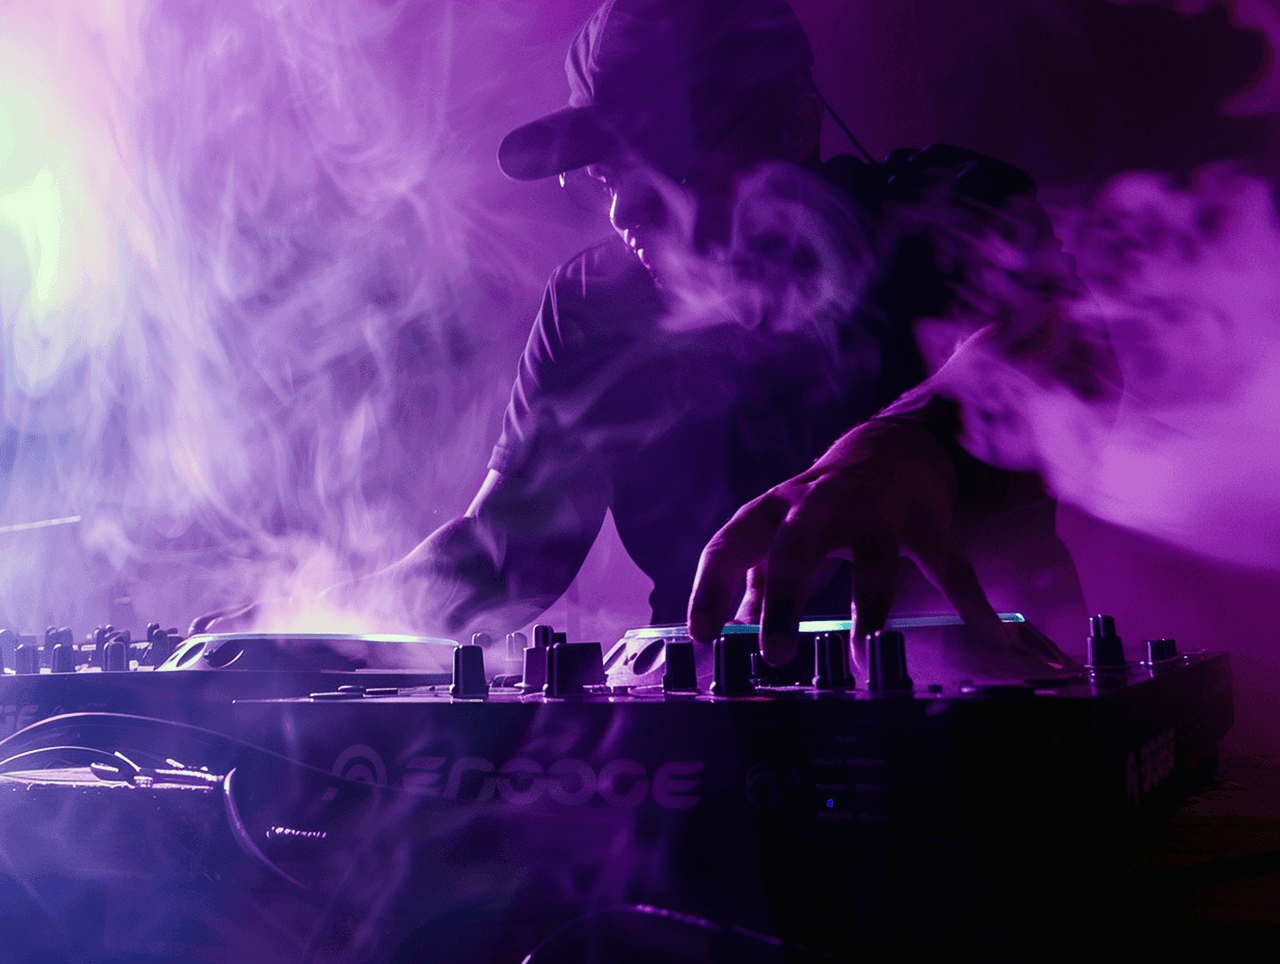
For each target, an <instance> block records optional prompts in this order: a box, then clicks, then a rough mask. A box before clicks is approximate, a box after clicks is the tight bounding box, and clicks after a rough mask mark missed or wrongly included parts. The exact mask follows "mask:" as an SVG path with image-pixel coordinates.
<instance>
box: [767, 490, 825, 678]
mask: <svg viewBox="0 0 1280 964" xmlns="http://www.w3.org/2000/svg"><path fill="white" fill-rule="evenodd" d="M830 540H831V532H830V527H829V526H828V525H826V524H825V522H819V521H818V519H817V517H816V514H815V513H809V514H808V517H807V518H806V517H804V516H800V517H797V518H794V519H790V520H788V521H787V522H785V523H784V524H783V525H782V526H781V527H780V528H779V529H778V534H777V537H776V538H775V539H774V541H773V547H772V548H771V549H770V550H769V555H768V558H767V562H766V566H767V576H768V578H767V581H766V583H765V589H764V605H763V607H762V608H761V612H760V652H761V653H762V654H763V655H764V658H765V662H767V663H770V664H771V665H773V666H781V665H783V664H784V663H789V662H790V661H791V659H792V657H793V656H795V653H796V644H797V630H798V627H799V623H800V617H801V615H802V614H803V613H804V607H805V604H806V603H808V601H809V592H810V590H811V589H812V587H813V580H814V576H815V574H816V573H817V571H818V567H819V566H821V565H822V563H823V560H825V559H826V557H827V552H826V550H827V546H828V544H829V542H830Z"/></svg>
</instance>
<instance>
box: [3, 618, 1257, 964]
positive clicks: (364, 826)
mask: <svg viewBox="0 0 1280 964" xmlns="http://www.w3.org/2000/svg"><path fill="white" fill-rule="evenodd" d="M1004 618H1005V620H1006V622H1009V623H1010V624H1014V625H1015V628H1016V629H1018V631H1020V632H1034V630H1033V629H1032V628H1031V627H1029V626H1025V623H1024V622H1023V621H1022V620H1021V617H1017V616H1016V615H1014V614H1007V615H1006V616H1005V617H1004ZM1091 630H1092V632H1091V641H1090V648H1089V652H1090V662H1091V663H1093V664H1094V665H1087V666H1084V667H1068V668H1067V669H1065V670H1064V671H1062V672H1059V673H1055V674H1050V675H1047V676H1045V677H1043V678H1035V679H1019V680H1011V679H996V678H987V679H981V678H979V679H966V678H960V679H953V678H951V677H948V676H945V675H938V673H936V672H935V669H936V668H937V667H939V666H943V665H944V662H939V661H938V659H936V658H935V657H937V656H938V653H940V652H944V651H946V650H947V649H948V646H949V641H954V640H953V639H952V636H953V634H955V633H957V632H961V630H960V629H959V628H958V621H957V620H955V618H954V617H947V616H915V617H900V618H898V619H897V620H896V621H894V622H892V623H891V624H890V626H889V627H887V628H886V629H885V630H884V631H883V632H881V633H880V634H878V635H877V637H875V638H874V639H872V640H870V641H869V656H870V666H869V668H868V669H869V677H868V678H866V679H863V678H858V676H859V674H858V672H857V669H856V667H852V666H850V664H849V660H848V649H849V648H848V637H847V633H848V631H849V627H848V623H847V622H843V623H842V622H840V621H820V622H814V623H809V624H802V626H801V643H802V645H801V654H802V655H801V656H800V657H798V660H800V661H799V662H797V663H795V664H793V665H792V666H790V667H783V668H780V669H779V668H774V667H767V666H765V665H763V664H761V662H760V661H759V660H758V659H756V658H753V657H755V656H756V655H757V654H756V653H755V637H754V635H753V633H754V632H755V628H754V627H732V628H727V629H726V633H725V635H723V636H722V637H721V638H720V639H719V640H717V642H716V643H715V645H714V646H701V645H699V644H695V643H693V642H692V641H691V640H690V639H689V638H688V636H687V634H686V633H685V632H684V630H683V627H678V626H667V627H646V628H645V629H642V630H636V631H633V632H631V633H628V634H627V635H626V636H625V637H624V638H623V639H622V640H620V641H619V642H618V643H617V644H616V645H615V646H611V647H609V648H608V649H607V651H606V649H605V648H604V647H602V646H600V645H599V644H598V643H589V642H570V641H568V640H566V639H564V638H563V637H562V636H559V634H556V633H554V632H553V631H551V630H550V629H549V628H547V627H539V628H537V629H536V630H535V632H534V634H533V638H532V640H531V641H530V642H529V644H528V646H527V647H525V648H524V651H523V657H524V659H523V672H521V673H520V674H518V675H509V674H496V675H495V674H492V673H489V672H486V670H485V663H486V655H487V654H486V648H485V647H483V646H479V645H463V646H458V647H456V648H452V649H451V650H450V655H451V662H452V667H451V670H452V671H451V673H450V674H449V677H448V679H447V681H446V680H443V679H442V680H439V681H436V682H433V683H428V684H427V685H418V686H412V685H390V686H382V685H377V686H373V685H370V686H363V687H362V686H353V685H344V686H343V687H341V688H339V687H333V688H326V689H317V690H315V691H313V692H311V693H309V694H307V695H303V696H273V697H268V698H257V697H253V696H248V697H244V698H236V699H235V701H234V702H233V703H232V704H231V705H230V708H229V710H228V711H227V712H226V714H225V715H224V716H222V717H221V718H220V720H219V721H218V725H217V726H216V727H204V728H195V727H191V726H187V725H183V724H181V723H178V722H173V721H164V720H156V719H151V720H144V719H139V718H137V717H127V716H119V715H112V714H93V713H89V714H72V715H68V716H62V717H58V718H54V719H48V720H45V721H43V722H41V723H38V724H36V725H34V726H31V727H28V728H27V729H26V730H24V731H22V732H20V733H18V734H16V735H14V736H12V737H10V738H9V739H7V740H5V741H3V742H0V760H3V761H4V762H3V763H0V827H3V828H6V829H5V830H4V831H3V832H0V855H2V856H3V858H4V860H5V861H6V864H7V866H9V867H11V868H15V871H16V872H18V873H19V874H20V875H22V876H24V878H25V879H27V880H28V882H29V881H30V879H31V878H39V877H42V876H44V877H49V876H50V875H53V876H56V877H57V878H58V879H59V880H62V881H64V884H63V885H62V886H63V891H65V879H66V878H70V879H74V880H79V881H81V882H82V883H83V884H84V887H85V888H87V889H89V890H90V891H91V892H92V893H93V894H95V895H97V899H98V900H99V901H100V905H101V906H102V907H107V908H109V912H104V913H106V921H107V923H106V925H105V931H104V938H103V940H104V945H109V946H110V947H111V948H113V949H115V950H116V951H119V950H127V951H129V952H136V953H147V954H162V953H164V954H173V953H179V952H181V953H185V954H187V955H189V957H190V959H193V960H195V959H199V960H214V959H218V960H232V959H237V958H239V959H245V960H256V959H265V958H264V955H269V956H270V958H271V959H273V960H282V961H304V960H305V961H313V962H335V964H336V962H349V961H350V962H354V961H392V960H408V959H439V960H446V961H453V960H457V961H467V962H477V964H480V962H489V961H495V962H496V961H500V960H506V959H513V960H514V959H518V958H519V957H520V956H522V954H523V953H524V952H525V951H528V950H534V953H532V954H531V955H530V957H529V962H530V964H539V962H540V961H542V960H552V959H554V958H548V957H547V956H546V954H545V953H544V954H543V956H542V957H540V956H539V953H538V952H537V951H536V948H538V947H543V946H544V945H543V944H542V943H540V942H543V941H547V940H551V936H553V935H554V934H557V933H561V931H560V930H558V928H563V927H565V926H568V922H573V921H577V922H579V924H581V922H582V921H590V920H604V919H606V917H607V915H608V914H610V913H613V911H611V910H610V909H611V908H613V909H616V908H618V907H633V908H641V909H644V908H648V909H649V910H650V911H651V910H652V908H654V907H659V908H669V909H670V913H672V914H675V915H676V916H677V917H679V916H680V915H686V916H685V917H681V918H680V919H681V920H685V921H686V925H682V926H692V925H687V921H690V920H694V919H695V918H697V919H698V920H704V921H719V922H722V923H723V924H724V926H725V927H729V928H733V927H738V928H742V927H750V928H754V929H756V930H763V931H765V932H767V933H768V934H770V935H776V937H771V938H770V940H772V941H773V943H769V942H768V941H765V942H763V943H760V944H759V945H758V946H759V947H760V948H774V951H776V955H777V956H776V957H768V956H767V955H766V957H764V958H761V959H762V960H764V959H768V960H775V959H776V960H777V961H779V962H780V961H782V960H784V959H786V960H801V959H805V960H807V959H809V958H808V957H806V955H810V954H815V953H816V954H817V955H818V957H821V956H822V955H823V954H825V955H828V956H831V955H834V956H836V957H840V958H843V957H844V956H845V955H848V954H851V953H854V951H855V950H856V949H858V948H862V949H863V950H865V948H866V942H868V941H874V940H883V939H884V938H885V935H886V934H890V935H897V936H895V937H894V939H895V940H908V939H910V937H911V935H910V934H909V933H905V932H904V931H903V926H904V925H903V922H904V921H908V920H910V919H912V915H913V914H917V912H918V910H919V908H920V907H922V906H926V907H928V908H929V909H930V918H931V920H934V921H939V920H953V921H959V922H963V921H965V920H972V919H973V915H974V914H976V913H979V909H981V908H987V909H989V908H990V907H991V906H993V905H999V906H1015V905H1017V902H1018V901H1019V900H1022V899H1024V898H1025V895H1026V894H1027V893H1028V892H1032V891H1033V892H1035V893H1036V894H1037V895H1039V896H1040V897H1041V898H1043V897H1044V895H1045V894H1047V893H1050V892H1051V891H1052V889H1053V888H1054V887H1055V886H1061V887H1066V886H1070V884H1069V883H1068V882H1070V881H1075V880H1077V879H1078V877H1076V876H1073V875H1072V873H1071V872H1069V868H1071V867H1076V868H1079V867H1080V866H1081V865H1082V864H1085V863H1087V864H1088V870H1089V873H1091V874H1097V873H1098V872H1099V868H1100V867H1102V866H1104V864H1105V860H1104V858H1103V856H1102V855H1104V854H1106V853H1119V852H1122V851H1124V849H1125V847H1126V845H1127V844H1128V842H1130V841H1132V840H1134V839H1138V838H1139V837H1140V835H1141V834H1142V833H1143V831H1144V828H1145V827H1148V826H1150V825H1151V824H1152V823H1153V821H1155V820H1157V819H1158V818H1160V817H1161V816H1162V815H1164V814H1167V813H1168V812H1169V811H1170V810H1171V809H1172V808H1174V807H1175V806H1176V805H1177V803H1178V802H1179V801H1180V800H1181V799H1183V798H1184V797H1185V796H1186V795H1187V794H1188V793H1190V792H1193V791H1194V790H1195V789H1196V788H1198V787H1199V786H1201V785H1202V784H1203V783H1204V782H1205V781H1206V780H1208V779H1209V778H1210V776H1211V775H1212V773H1213V770H1214V767H1215V764H1216V754H1217V745H1218V741H1219V740H1220V739H1221V738H1222V736H1223V735H1224V734H1225V733H1226V731H1227V730H1228V729H1229V727H1230V726H1231V723H1232V704H1231V668H1230V662H1229V658H1228V657H1227V656H1226V655H1225V654H1208V653H1200V652H1197V653H1183V654H1179V653H1178V652H1177V644H1176V643H1175V642H1174V641H1172V640H1156V641H1153V642H1152V644H1150V645H1149V646H1148V649H1147V652H1146V653H1145V654H1144V655H1145V657H1146V658H1145V659H1136V660H1131V659H1127V658H1126V654H1125V653H1124V650H1123V645H1122V642H1121V640H1120V637H1119V636H1118V635H1116V633H1115V628H1114V625H1113V624H1112V623H1111V622H1110V620H1109V619H1106V618H1104V617H1097V618H1095V620H1094V621H1093V625H1091ZM189 642H190V641H188V643H189ZM182 652H184V650H183V649H182V648H179V649H178V650H177V651H176V652H175V653H174V657H177V656H179V655H180V654H181V653H182ZM488 653H489V654H492V653H493V649H492V648H489V650H488ZM917 656H919V658H918V659H917ZM171 658H173V657H171ZM939 658H940V657H939ZM1073 670H1074V671H1073ZM160 675H161V674H160V673H153V674H152V676H153V678H154V679H155V680H157V681H158V679H159V677H160ZM55 815H56V817H55ZM55 820H56V821H57V822H58V826H59V827H61V826H62V825H63V824H65V823H66V822H67V821H68V820H70V821H71V822H72V823H73V824H74V825H75V826H77V827H89V826H93V827H102V826H105V825H110V824H111V823H112V822H113V821H114V823H115V825H116V826H119V827H122V828H125V829H124V830H123V831H122V833H123V834H124V838H122V837H121V835H120V834H114V835H109V836H103V835H102V834H99V833H94V834H90V835H89V836H88V837H87V838H84V839H81V838H78V837H77V838H75V846H74V847H69V848H67V852H66V854H65V855H60V854H59V853H51V852H50V849H49V848H48V847H47V846H39V845H38V844H37V843H35V841H38V840H47V839H49V838H50V835H52V834H54V833H55V832H61V833H63V834H64V835H65V834H66V833H68V832H69V831H66V830H65V829H63V830H60V831H59V830H57V828H56V827H55V826H54V822H55ZM16 828H22V832H18V831H17V829H16ZM33 830H34V831H35V832H33ZM175 840H181V841H183V843H182V846H181V847H180V848H178V852H175V849H174V843H173V842H174V841H175ZM1046 861H1052V863H1051V864H1048V865H1051V866H1054V867H1055V868H1056V869H1055V872H1054V874H1052V875H1049V877H1046V875H1045V874H1044V872H1043V868H1044V867H1045V866H1046V865H1047V864H1046ZM63 891H59V893H62V892H63ZM41 898H42V899H43V900H44V901H46V904H47V903H48V902H49V901H55V903H56V900H55V898H54V897H53V896H51V895H50V894H49V893H44V892H42V893H41ZM78 899H79V900H80V903H78V904H76V905H75V906H76V908H83V907H87V906H93V902H92V901H88V900H87V899H86V898H85V897H84V895H83V894H80V895H79V897H78ZM993 902H994V904H993ZM70 912H71V911H70V910H69V911H68V913H70ZM648 912H649V911H646V912H645V913H648ZM981 912H982V913H985V912H986V911H985V910H982V911H981ZM663 913H667V912H666V911H664V912H663ZM228 915H234V916H235V918H236V920H237V922H238V924H237V926H236V927H234V928H230V927H228V926H227V924H226V921H227V919H228ZM592 915H597V916H595V917H593V916H592ZM599 915H605V916H599ZM688 915H693V916H688ZM642 916H643V915H642ZM675 919H676V918H675V917H668V918H663V919H662V920H666V921H667V923H665V924H663V923H662V922H661V920H659V918H653V919H652V920H653V921H656V922H657V923H655V924H654V927H655V931H654V933H656V934H658V935H659V936H658V938H656V940H657V943H655V944H654V945H653V946H654V947H658V946H660V945H661V934H662V933H663V930H664V928H670V927H674V926H675V924H674V923H672V922H673V921H675ZM645 920H650V918H648V917H646V918H645ZM708 926H710V925H708ZM907 930H908V931H909V930H910V928H907ZM735 933H738V931H735ZM522 942H523V943H522ZM642 943H643V942H642ZM752 946H756V945H752ZM513 947H517V948H520V953H519V954H516V955H515V956H514V957H513V956H512V948H513ZM805 948H809V950H805ZM815 948H816V949H817V950H816V951H815V950H813V949H815ZM655 953H656V952H655ZM726 953H727V952H726ZM864 956H865V955H864ZM104 959H107V958H106V957H104ZM602 959H603V958H602ZM654 959H657V958H654ZM672 959H673V960H674V959H676V958H672ZM680 959H681V960H683V958H680ZM689 959H690V960H692V959H693V958H689ZM699 959H704V958H699ZM705 959H706V960H720V959H724V960H728V959H731V958H729V957H725V958H716V957H714V956H710V957H706V958H705ZM734 959H739V958H734ZM741 959H745V958H741ZM593 960H594V959H593Z"/></svg>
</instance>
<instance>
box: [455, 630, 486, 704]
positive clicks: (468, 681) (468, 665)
mask: <svg viewBox="0 0 1280 964" xmlns="http://www.w3.org/2000/svg"><path fill="white" fill-rule="evenodd" d="M476 635H477V636H483V635H484V634H483V633H476ZM486 638H488V637H486ZM449 693H450V694H451V695H453V696H456V697H457V698H459V699H464V700H477V699H479V700H482V699H484V698H485V697H486V696H488V695H489V684H488V683H486V682H485V679H484V649H483V648H482V647H480V646H477V645H475V644H474V643H473V644H472V645H470V646H459V647H457V648H456V649H455V650H454V651H453V683H452V684H451V685H450V686H449Z"/></svg>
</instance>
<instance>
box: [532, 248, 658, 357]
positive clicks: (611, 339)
mask: <svg viewBox="0 0 1280 964" xmlns="http://www.w3.org/2000/svg"><path fill="white" fill-rule="evenodd" d="M660 314H661V300H660V298H659V296H658V293H657V289H656V288H655V287H654V284H653V279H652V278H651V277H650V275H649V272H648V271H647V270H646V269H645V267H644V265H642V264H641V263H640V260H639V259H638V258H637V257H636V256H635V255H634V254H633V253H632V252H631V250H630V249H628V248H627V246H626V245H625V244H623V243H622V240H621V239H620V238H618V237H617V236H616V235H613V236H611V237H609V238H605V239H604V240H602V241H598V242H596V243H595V244H593V245H591V246H590V247H588V248H585V249H583V250H582V251H579V252H578V253H577V254H576V255H574V256H573V257H572V258H570V259H569V260H568V261H566V262H564V264H562V265H560V267H558V268H556V270H555V271H554V272H552V275H551V280H550V281H549V282H548V283H547V291H546V294H545V296H544V298H543V304H542V310H541V312H540V313H539V316H538V319H537V322H536V324H535V329H534V337H535V338H536V339H539V340H542V341H543V342H544V343H545V345H546V346H547V347H548V348H550V349H553V350H552V351H551V352H550V353H551V354H554V355H558V356H564V355H565V354H566V353H572V354H578V353H582V352H595V351H611V350H617V347H618V345H619V343H620V342H625V341H629V340H630V339H632V338H634V337H636V336H637V335H638V334H640V333H643V332H647V331H648V330H650V329H652V328H653V327H654V326H655V325H656V324H657V319H658V317H659V316H660Z"/></svg>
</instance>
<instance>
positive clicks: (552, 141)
mask: <svg viewBox="0 0 1280 964" xmlns="http://www.w3.org/2000/svg"><path fill="white" fill-rule="evenodd" d="M617 144H618V140H617V137H616V136H615V135H614V134H613V132H612V131H611V130H610V128H609V126H608V125H607V123H606V122H605V118H604V115H603V112H602V111H600V110H599V109H598V108H596V107H566V108H564V109H563V110H558V111H556V112H555V113H554V114H548V115H547V116H546V117H541V118H539V119H538V120H536V121H533V122H532V123H529V124H525V125H524V126H523V127H517V128H516V129H515V130H513V131H512V132H511V133H510V134H508V135H507V136H506V137H504V138H503V139H502V143H501V144H499V145H498V166H499V167H500V168H502V173H504V174H505V175H507V177H510V178H514V179H515V180H517V181H536V180H538V179H539V178H544V177H551V176H552V175H553V174H561V173H563V172H564V171H572V170H574V169H576V168H579V167H585V166H586V165H587V164H593V163H596V162H597V161H603V160H605V159H606V158H607V157H608V156H609V155H610V154H612V153H613V152H614V151H615V149H616V147H617Z"/></svg>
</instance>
